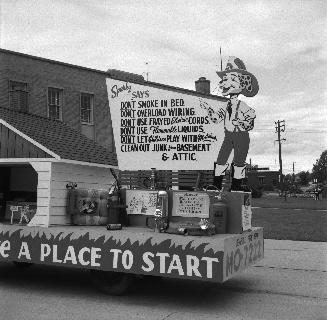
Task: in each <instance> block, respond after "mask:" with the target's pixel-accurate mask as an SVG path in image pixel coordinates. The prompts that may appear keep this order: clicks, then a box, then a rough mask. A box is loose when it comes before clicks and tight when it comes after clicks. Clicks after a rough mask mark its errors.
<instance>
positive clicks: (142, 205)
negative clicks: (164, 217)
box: [126, 190, 158, 216]
mask: <svg viewBox="0 0 327 320" xmlns="http://www.w3.org/2000/svg"><path fill="white" fill-rule="evenodd" d="M157 194H158V191H150V190H126V205H127V209H126V210H127V214H144V215H149V216H151V215H154V213H155V211H156V204H157Z"/></svg>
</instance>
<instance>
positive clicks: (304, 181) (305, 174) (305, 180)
mask: <svg viewBox="0 0 327 320" xmlns="http://www.w3.org/2000/svg"><path fill="white" fill-rule="evenodd" d="M297 176H298V178H299V179H300V185H301V186H307V185H308V184H309V181H310V176H311V175H310V172H309V171H301V172H299V173H298V174H297Z"/></svg>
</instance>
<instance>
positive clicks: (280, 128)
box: [275, 120, 286, 193]
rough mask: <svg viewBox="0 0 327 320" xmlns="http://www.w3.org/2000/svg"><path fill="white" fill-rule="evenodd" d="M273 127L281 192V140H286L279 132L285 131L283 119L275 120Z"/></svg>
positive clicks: (282, 188)
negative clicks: (276, 145) (275, 137)
mask: <svg viewBox="0 0 327 320" xmlns="http://www.w3.org/2000/svg"><path fill="white" fill-rule="evenodd" d="M275 128H276V133H277V140H276V141H278V158H279V181H280V189H281V192H282V193H283V191H284V178H283V161H282V141H286V139H282V138H281V135H280V133H281V132H285V120H278V121H277V122H276V121H275Z"/></svg>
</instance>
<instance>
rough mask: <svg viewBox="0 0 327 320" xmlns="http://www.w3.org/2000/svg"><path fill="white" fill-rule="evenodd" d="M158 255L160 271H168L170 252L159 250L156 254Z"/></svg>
mask: <svg viewBox="0 0 327 320" xmlns="http://www.w3.org/2000/svg"><path fill="white" fill-rule="evenodd" d="M156 256H157V257H159V259H160V264H159V265H160V273H165V272H166V258H167V257H169V253H164V252H158V253H157V254H156Z"/></svg>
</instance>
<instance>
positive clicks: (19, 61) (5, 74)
mask: <svg viewBox="0 0 327 320" xmlns="http://www.w3.org/2000/svg"><path fill="white" fill-rule="evenodd" d="M0 71H1V72H0V106H1V107H9V94H8V89H9V80H18V81H22V82H27V83H28V90H29V112H30V113H33V114H36V115H40V116H43V117H46V116H47V90H48V87H57V88H61V89H63V115H62V119H63V122H65V123H67V124H68V125H69V126H71V127H73V128H74V129H75V130H78V131H81V123H80V93H81V92H91V93H93V94H94V126H95V140H96V142H98V143H99V144H100V145H102V146H104V147H106V148H108V150H109V151H113V144H114V142H113V133H112V127H111V119H110V113H109V103H108V96H107V89H106V80H105V79H106V74H105V73H104V72H100V71H99V72H97V71H96V70H94V71H93V70H88V69H86V68H81V67H74V66H69V65H67V64H63V63H58V62H55V61H47V60H45V59H39V58H35V57H31V56H26V55H22V54H16V53H13V52H8V51H6V50H0Z"/></svg>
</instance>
